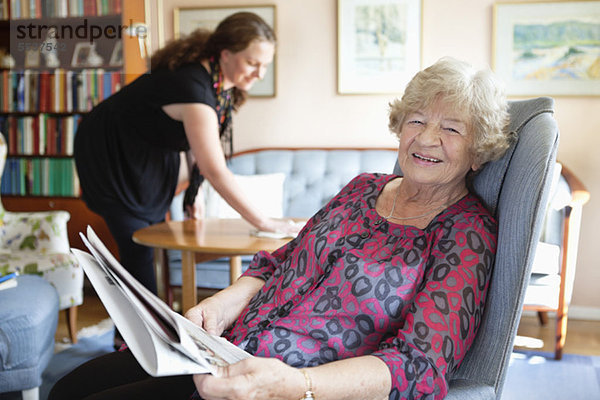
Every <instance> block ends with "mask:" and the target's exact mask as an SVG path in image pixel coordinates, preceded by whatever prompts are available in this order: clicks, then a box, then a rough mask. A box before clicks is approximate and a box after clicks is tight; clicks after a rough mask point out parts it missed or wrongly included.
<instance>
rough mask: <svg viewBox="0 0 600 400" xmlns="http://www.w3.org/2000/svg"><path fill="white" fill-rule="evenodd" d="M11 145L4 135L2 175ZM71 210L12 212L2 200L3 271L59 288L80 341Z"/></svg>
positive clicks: (79, 281) (0, 139)
mask: <svg viewBox="0 0 600 400" xmlns="http://www.w3.org/2000/svg"><path fill="white" fill-rule="evenodd" d="M6 153H7V146H6V142H5V140H4V136H3V135H2V134H0V175H1V174H2V172H3V170H4V164H5V161H6ZM69 219H70V214H69V213H68V212H67V211H40V212H11V211H6V210H5V209H4V206H2V201H1V200H0V274H3V273H6V272H12V271H18V272H19V273H20V274H35V275H39V276H42V277H43V278H45V279H46V280H47V281H48V282H50V283H51V284H52V285H53V286H54V287H55V288H56V290H57V292H58V296H59V308H60V310H65V313H66V320H67V324H68V329H69V336H70V338H71V341H72V342H73V343H75V342H77V333H76V332H77V329H76V328H77V306H79V305H80V304H82V303H83V270H82V269H81V267H80V266H79V264H78V263H77V260H76V259H75V257H74V256H73V255H72V254H71V253H70V249H69V247H70V246H69V238H68V235H67V222H68V221H69Z"/></svg>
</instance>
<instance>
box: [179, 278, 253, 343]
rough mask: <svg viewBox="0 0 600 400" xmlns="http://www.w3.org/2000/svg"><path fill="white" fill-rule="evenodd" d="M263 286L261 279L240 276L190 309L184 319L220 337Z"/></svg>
mask: <svg viewBox="0 0 600 400" xmlns="http://www.w3.org/2000/svg"><path fill="white" fill-rule="evenodd" d="M264 284H265V281H263V280H262V279H259V278H254V277H251V276H242V277H240V279H238V280H237V281H235V282H234V283H233V284H231V285H229V286H228V287H227V288H225V289H223V290H221V291H220V292H217V293H216V294H215V295H213V296H211V297H208V298H206V299H204V300H202V301H201V302H200V303H198V304H197V305H196V306H194V307H192V308H190V309H189V310H188V311H187V312H186V313H185V317H186V318H187V319H189V320H190V321H192V322H193V323H195V324H196V325H199V326H201V327H202V328H204V329H205V330H206V331H207V332H208V333H211V334H213V335H217V336H220V335H221V334H222V333H223V331H224V330H225V329H227V328H228V327H229V326H230V325H231V324H232V323H233V321H235V319H236V318H237V317H239V315H240V313H241V312H242V310H243V309H244V307H246V305H248V303H249V302H250V299H251V298H252V297H253V296H254V295H255V294H256V293H257V292H258V291H259V290H260V289H261V288H262V287H263V286H264Z"/></svg>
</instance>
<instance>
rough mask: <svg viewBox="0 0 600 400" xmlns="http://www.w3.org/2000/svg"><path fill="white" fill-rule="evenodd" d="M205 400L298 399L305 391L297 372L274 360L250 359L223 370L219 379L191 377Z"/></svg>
mask: <svg viewBox="0 0 600 400" xmlns="http://www.w3.org/2000/svg"><path fill="white" fill-rule="evenodd" d="M194 383H195V384H196V388H197V389H198V393H199V394H200V397H202V398H203V399H205V400H216V399H229V400H237V399H239V400H253V399H260V400H266V399H300V398H302V396H303V395H304V393H305V391H306V387H305V385H306V384H305V381H304V376H303V375H302V373H301V372H300V370H298V369H296V368H293V367H290V366H288V365H286V364H284V363H283V362H282V361H279V360H277V359H275V358H259V357H253V358H249V359H246V360H243V361H240V362H238V363H236V364H233V365H230V366H228V367H225V368H220V370H219V376H218V377H217V376H213V375H210V374H203V375H194Z"/></svg>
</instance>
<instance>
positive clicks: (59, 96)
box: [0, 68, 122, 113]
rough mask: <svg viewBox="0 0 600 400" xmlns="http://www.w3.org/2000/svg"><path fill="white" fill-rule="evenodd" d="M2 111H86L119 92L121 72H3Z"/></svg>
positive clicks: (59, 69) (87, 70)
mask: <svg viewBox="0 0 600 400" xmlns="http://www.w3.org/2000/svg"><path fill="white" fill-rule="evenodd" d="M0 78H1V79H0V93H1V94H2V96H1V97H0V111H1V112H25V113H27V112H54V113H65V112H66V113H70V112H87V111H89V110H90V109H91V108H92V107H93V106H94V105H96V104H98V103H99V102H100V101H102V100H104V99H105V98H107V97H108V96H110V95H111V94H113V93H115V92H117V91H118V90H119V89H120V88H121V85H122V74H121V72H120V71H105V70H103V69H84V70H80V71H73V70H65V69H62V68H58V69H55V70H49V71H32V70H24V71H8V70H5V71H2V73H1V76H0Z"/></svg>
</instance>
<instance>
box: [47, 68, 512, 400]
mask: <svg viewBox="0 0 600 400" xmlns="http://www.w3.org/2000/svg"><path fill="white" fill-rule="evenodd" d="M506 109H507V104H506V100H505V98H504V96H503V94H502V91H501V90H499V89H498V86H497V84H496V82H495V81H494V79H493V77H492V76H491V73H490V72H488V71H480V72H478V71H474V70H473V69H472V68H471V67H470V66H468V65H467V64H465V63H462V62H459V61H456V60H454V59H442V60H440V61H438V62H437V63H436V64H434V65H433V66H431V67H429V68H427V69H425V70H424V71H422V72H420V73H418V74H417V75H416V76H415V77H414V78H413V80H412V81H411V82H410V84H409V85H408V86H407V88H406V92H405V94H404V96H403V97H402V99H401V100H399V101H395V102H393V103H392V105H391V113H390V128H391V130H392V131H393V132H394V133H396V134H397V135H398V138H399V141H400V144H399V150H398V162H399V164H400V167H401V168H402V171H403V174H404V175H403V176H395V175H384V174H362V175H359V176H358V177H356V178H354V179H353V180H352V181H351V182H350V183H349V184H348V185H346V187H344V188H343V189H342V191H341V192H340V193H339V194H338V195H336V196H335V197H334V198H333V199H332V200H331V201H330V202H329V203H328V204H327V205H325V206H324V207H323V208H322V209H321V210H320V211H319V212H318V213H317V214H315V215H314V216H313V217H312V218H311V219H310V220H309V221H308V222H307V224H306V225H305V227H304V228H303V229H302V231H301V232H300V233H299V235H298V237H297V238H296V239H294V240H292V241H291V242H289V243H288V244H287V245H285V246H283V247H282V248H280V249H278V250H276V251H275V252H273V253H267V252H260V253H258V254H256V256H255V257H254V260H253V262H252V264H251V265H250V267H249V268H248V270H247V272H246V273H245V274H244V275H243V276H242V277H241V278H240V279H239V280H238V281H237V282H235V283H234V284H233V285H231V286H230V287H228V288H226V289H224V290H222V291H220V292H218V293H217V294H215V295H214V296H212V297H209V298H208V299H206V300H204V301H202V302H201V303H199V304H198V305H197V306H196V307H194V308H192V309H191V310H190V311H189V312H188V314H187V317H188V318H190V319H191V320H192V321H194V322H196V323H197V324H199V325H201V326H203V327H204V328H205V329H207V330H208V331H209V332H211V333H214V334H223V333H224V336H225V337H227V338H228V339H229V340H231V341H232V342H233V343H235V344H237V345H238V346H240V347H242V348H244V349H246V350H247V351H249V352H250V353H252V354H254V355H255V356H257V357H254V358H251V359H247V360H244V361H241V362H239V363H237V364H234V365H230V366H228V367H227V368H224V369H223V370H222V371H221V372H222V373H221V374H220V375H219V376H211V375H197V376H194V377H193V383H194V384H195V388H196V389H197V393H196V394H195V395H196V396H198V397H201V398H203V399H206V400H212V399H294V400H297V399H318V400H325V399H337V400H339V399H361V400H362V399H377V400H381V399H383V398H390V399H409V398H410V399H413V398H427V399H441V398H443V397H444V396H445V395H446V393H447V391H448V385H447V382H446V376H447V374H449V373H451V372H452V371H454V370H455V369H456V368H457V367H458V366H459V365H460V363H461V361H462V360H463V358H464V356H465V354H466V352H467V350H468V349H469V347H470V346H471V343H472V342H473V340H474V338H475V335H476V333H477V329H478V326H479V322H480V321H481V315H482V313H483V308H484V305H485V298H486V293H487V288H488V283H489V278H490V274H491V268H492V264H493V260H494V255H495V251H496V229H497V228H496V221H495V220H494V218H493V217H492V216H491V215H490V213H489V212H488V211H487V210H486V209H485V207H484V206H483V205H482V203H481V202H480V201H479V199H478V198H477V197H476V196H475V195H473V194H472V193H470V192H469V189H468V184H467V175H469V174H470V173H472V172H473V171H476V170H477V169H478V168H480V167H481V166H482V165H483V164H484V163H486V162H487V161H490V160H492V159H495V158H497V157H500V156H501V155H502V154H503V152H504V151H505V150H506V149H507V147H508V144H509V137H508V135H507V134H506V133H505V130H504V127H505V125H506V123H507V121H508V115H507V112H506ZM131 360H132V356H131V354H130V353H129V352H121V353H114V354H112V355H109V356H106V357H105V359H104V360H102V359H101V360H99V361H95V362H92V364H91V365H90V364H88V365H87V366H84V367H82V370H81V371H79V372H77V371H76V372H77V373H76V375H75V376H73V377H71V378H68V379H66V380H65V382H61V383H60V385H61V389H62V390H66V391H65V392H62V393H63V394H64V393H68V389H69V387H70V386H69V385H74V384H76V383H77V382H79V385H80V386H81V382H91V381H94V380H96V381H97V380H100V379H107V380H111V379H112V380H113V382H114V380H115V379H116V378H115V376H118V379H120V382H121V387H119V388H110V386H109V385H105V386H104V387H102V388H100V387H99V386H102V385H101V383H99V382H95V383H94V384H95V385H96V387H95V388H96V390H98V391H100V389H101V390H102V395H101V396H95V397H93V398H94V399H100V398H107V399H108V398H111V399H112V398H117V397H113V396H114V395H116V394H119V393H122V391H123V390H125V389H124V388H126V390H128V392H127V393H128V394H129V395H130V396H132V397H135V396H138V397H140V398H152V396H151V394H153V393H154V395H157V394H156V393H158V389H157V388H160V390H162V392H163V393H171V394H172V395H173V396H172V397H171V398H185V396H184V395H185V394H186V393H187V392H186V391H185V390H190V391H191V390H193V388H194V386H193V385H192V379H191V378H190V377H180V378H179V379H180V381H179V382H178V384H177V385H175V384H173V382H172V381H171V382H169V383H167V382H165V381H163V382H162V383H159V381H158V380H157V379H154V378H149V377H147V376H146V377H145V378H136V379H133V378H132V379H131V381H130V382H124V379H123V376H120V375H119V373H123V372H124V371H123V368H119V361H122V362H123V363H126V364H123V365H127V366H128V367H127V368H131V367H130V366H131V365H132V364H133V362H132V361H131ZM94 364H95V365H94ZM138 370H139V367H138ZM100 372H101V373H100ZM129 374H132V372H131V371H129ZM143 375H144V374H143V373H137V376H139V377H141V376H143ZM97 377H101V378H97ZM77 379H79V381H78V380H77ZM152 385H154V386H152ZM169 385H171V386H169ZM148 387H153V388H154V391H150V390H148ZM144 388H145V389H144ZM184 389H185V390H184ZM59 393H60V392H59ZM86 393H90V391H89V390H88V392H86ZM175 393H177V394H179V396H180V397H177V396H175ZM134 395H135V396H134ZM77 396H79V397H77ZM74 397H77V398H85V395H82V393H76V394H75V395H74ZM56 398H59V397H56ZM60 398H70V397H68V396H66V397H60Z"/></svg>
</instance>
